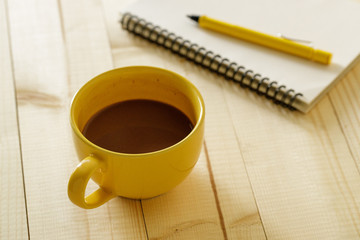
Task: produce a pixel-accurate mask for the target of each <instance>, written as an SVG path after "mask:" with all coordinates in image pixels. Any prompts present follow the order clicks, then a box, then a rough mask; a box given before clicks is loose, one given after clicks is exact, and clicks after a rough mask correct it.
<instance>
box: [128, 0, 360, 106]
mask: <svg viewBox="0 0 360 240" xmlns="http://www.w3.org/2000/svg"><path fill="white" fill-rule="evenodd" d="M123 11H124V10H123ZM359 12H360V2H359V1H355V0H330V1H325V2H324V1H322V0H304V1H297V0H272V1H265V0H252V1H250V0H247V1H245V0H239V1H230V0H223V1H221V2H219V1H205V0H199V1H190V0H182V1H168V0H138V1H136V2H135V3H133V4H132V5H130V6H128V7H127V8H126V9H125V12H124V14H123V15H122V19H121V25H122V28H123V29H125V30H128V31H129V32H131V33H133V34H136V35H138V36H140V37H142V38H144V39H147V40H148V41H151V42H153V43H154V44H157V45H160V46H162V47H164V48H167V49H169V50H170V51H172V52H173V53H175V54H178V55H179V56H182V57H184V58H186V59H188V60H190V61H192V62H194V63H196V64H198V65H200V66H202V67H204V68H207V69H209V70H211V71H213V72H216V73H218V74H219V75H222V76H223V77H224V78H225V79H227V80H231V81H234V82H235V83H238V84H239V85H240V86H242V87H246V88H248V89H250V90H253V91H254V92H256V93H258V94H260V95H265V96H266V97H267V98H269V99H272V100H273V101H274V102H275V103H277V104H280V105H282V106H284V107H288V108H291V109H297V110H300V111H302V112H304V113H306V112H308V111H309V110H310V109H311V108H312V107H313V106H314V105H315V104H316V103H317V102H318V101H319V100H320V99H321V97H322V96H323V95H324V94H325V93H326V92H327V91H328V90H329V89H330V88H331V87H332V86H333V85H334V84H335V83H336V82H337V81H338V80H339V79H341V78H342V77H343V76H344V75H345V74H346V72H348V71H349V70H350V69H351V68H352V67H353V66H354V65H355V64H356V62H358V61H359V60H360V44H359V43H360V32H359V31H358V29H359V23H360V14H359ZM189 14H195V15H207V16H210V17H213V18H216V19H219V20H222V21H225V22H228V23H232V24H236V25H239V26H243V27H247V28H249V29H253V30H256V31H259V32H263V33H267V34H270V35H277V34H279V33H280V34H282V35H285V36H287V37H290V38H296V39H303V40H307V41H311V42H312V44H313V45H314V46H315V47H316V48H320V49H324V50H327V51H329V52H331V53H332V54H333V59H332V62H331V64H330V65H322V64H319V63H315V62H311V61H309V60H306V59H302V58H299V57H296V56H292V55H289V54H286V53H282V52H279V51H276V50H272V49H268V48H265V47H262V46H258V45H255V44H252V43H248V42H245V41H241V40H239V39H234V38H232V37H227V36H224V35H222V34H219V33H215V32H212V31H208V30H205V29H202V28H200V27H198V26H197V25H196V24H194V22H193V21H191V20H190V19H188V18H187V17H186V16H187V15H189Z"/></svg>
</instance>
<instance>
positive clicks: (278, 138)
mask: <svg viewBox="0 0 360 240" xmlns="http://www.w3.org/2000/svg"><path fill="white" fill-rule="evenodd" d="M228 93H229V94H227V95H226V96H227V99H228V104H229V108H230V111H231V113H232V119H233V124H234V127H235V130H236V133H237V136H238V138H239V139H240V140H239V147H240V149H241V151H242V153H243V157H244V161H245V164H246V168H247V170H248V174H249V178H250V181H251V184H252V186H253V190H254V194H255V198H256V201H257V204H258V207H259V211H260V215H261V219H262V221H263V224H264V228H265V231H266V234H267V237H268V238H270V239H351V238H357V237H359V228H358V226H359V220H360V214H359V201H358V200H357V199H359V198H360V195H359V194H360V191H359V186H360V185H359V184H360V176H359V173H358V171H357V169H356V166H355V163H354V160H353V158H352V155H351V153H350V152H349V149H348V147H347V141H346V139H345V136H344V135H343V134H342V131H341V129H340V127H339V125H338V122H337V117H336V115H335V112H334V110H333V108H332V105H331V104H330V102H329V99H328V98H327V97H325V98H324V99H323V101H321V103H320V104H319V105H318V106H316V107H315V109H313V110H312V111H311V112H310V113H309V114H307V115H303V114H300V113H296V112H289V111H286V110H283V109H279V108H278V107H276V106H275V105H274V106H273V105H269V106H268V107H265V106H266V105H265V104H264V103H261V101H262V100H261V99H258V98H257V97H254V98H253V100H254V101H253V103H252V104H251V103H249V100H248V101H246V100H245V99H240V98H239V97H238V95H235V94H230V91H229V92H228ZM244 95H247V94H244ZM245 97H249V99H251V98H252V97H250V96H244V98H245ZM242 100H244V102H245V101H246V103H243V101H242ZM259 104H260V105H262V106H260V105H259ZM244 113H246V115H245V114H244ZM264 119H266V121H264ZM248 126H254V127H253V128H249V127H248ZM255 126H256V127H255Z"/></svg>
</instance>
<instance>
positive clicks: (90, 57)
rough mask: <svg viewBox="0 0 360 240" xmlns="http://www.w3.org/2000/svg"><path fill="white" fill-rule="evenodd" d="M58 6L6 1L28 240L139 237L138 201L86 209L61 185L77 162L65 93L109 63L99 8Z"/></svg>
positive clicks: (65, 182)
mask: <svg viewBox="0 0 360 240" xmlns="http://www.w3.org/2000/svg"><path fill="white" fill-rule="evenodd" d="M87 4H88V5H87ZM95 6H96V5H95ZM59 7H60V5H59V4H58V2H57V1H26V2H22V1H12V2H11V4H9V9H10V25H11V27H12V28H11V34H12V42H13V44H12V49H13V61H14V69H15V78H16V85H17V86H16V87H17V90H18V99H19V115H20V129H21V140H22V143H23V149H22V150H23V158H24V172H25V182H26V183H28V186H27V187H28V194H27V199H28V212H29V226H30V235H31V237H32V238H34V239H71V238H72V239H110V238H115V239H124V238H125V239H126V238H129V237H130V238H134V239H141V238H145V237H146V235H145V234H144V227H143V220H142V214H141V207H140V204H139V202H136V201H135V202H133V201H128V200H120V199H115V200H114V201H113V202H111V203H109V204H108V206H103V207H102V208H98V209H95V210H93V211H86V210H83V209H80V208H78V207H76V206H74V205H73V204H72V203H71V202H70V201H69V200H68V198H67V194H66V189H67V181H68V178H69V176H70V173H71V172H72V170H73V169H74V167H75V166H76V165H77V163H78V160H77V157H76V155H75V151H74V148H73V145H72V139H71V135H70V133H71V130H70V127H69V120H68V118H69V115H68V113H69V103H70V99H71V98H70V96H71V95H72V94H73V93H74V92H75V91H76V90H77V89H76V88H78V87H80V85H82V84H83V83H85V82H86V81H87V80H89V78H90V77H91V75H93V74H98V73H100V72H101V71H104V70H105V69H106V68H111V67H112V65H111V55H110V54H107V53H106V51H104V48H103V46H106V44H107V43H108V41H107V39H106V35H105V36H104V35H95V34H94V33H99V32H101V31H102V32H103V33H104V28H102V25H101V24H100V25H99V24H96V22H100V23H101V21H102V11H101V8H98V7H94V6H92V3H87V2H86V1H84V2H82V4H80V5H77V6H76V5H73V6H70V5H69V3H68V2H67V3H66V2H64V3H63V5H61V9H60V8H59ZM82 8H87V11H85V12H84V11H82ZM92 10H93V11H92ZM81 13H84V14H87V15H82V14H81ZM62 14H63V16H64V23H63V22H62V17H61V16H62ZM89 16H91V17H92V20H91V21H92V22H91V23H90V24H89V22H88V19H89ZM65 18H67V19H68V20H65ZM99 18H100V19H99ZM29 19H32V20H31V21H29ZM84 19H85V20H84ZM66 32H69V35H67V34H66ZM73 34H75V35H76V34H78V35H76V36H75V37H74V35H73ZM38 36H41V38H40V39H39V38H38ZM94 36H95V38H94ZM96 36H102V37H100V38H98V37H96ZM84 39H86V40H87V41H84ZM79 41H81V44H82V45H83V46H82V48H79V47H78V46H80V42H79ZM98 41H99V42H98ZM99 45H101V47H100V48H98V47H99ZM73 47H75V49H74V48H73ZM99 49H100V50H99ZM85 50H86V51H85ZM101 52H102V53H103V54H99V53H101ZM68 57H70V58H71V61H68ZM29 69H31V71H30V70H29ZM110 206H113V207H112V208H110ZM128 219H132V220H131V221H129V220H128Z"/></svg>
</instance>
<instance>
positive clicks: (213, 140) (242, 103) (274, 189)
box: [0, 0, 360, 239]
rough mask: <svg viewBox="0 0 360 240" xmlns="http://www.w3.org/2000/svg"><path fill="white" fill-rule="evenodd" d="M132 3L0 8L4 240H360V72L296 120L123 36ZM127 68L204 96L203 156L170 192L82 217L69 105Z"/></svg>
mask: <svg viewBox="0 0 360 240" xmlns="http://www.w3.org/2000/svg"><path fill="white" fill-rule="evenodd" d="M133 1H134V0H121V1H117V0H91V1H86V0H79V1H71V0H59V1H55V0H50V1H46V0H28V1H25V0H11V1H7V2H6V1H5V0H0V53H1V54H0V66H1V67H0V77H1V88H0V187H1V190H2V194H1V197H0V239H26V238H30V239H359V238H360V227H359V226H360V150H359V146H360V91H358V89H359V88H360V64H357V65H356V66H355V68H354V69H352V70H351V71H350V72H349V73H348V74H347V75H346V76H345V77H344V79H342V80H341V81H340V82H339V83H338V84H337V85H336V86H335V87H334V88H333V89H332V90H331V91H330V93H329V94H327V95H326V96H325V97H324V98H323V99H322V101H321V102H320V103H319V104H318V105H317V106H315V108H314V109H313V110H312V111H310V112H309V113H308V114H306V115H305V114H302V113H299V112H292V111H288V110H286V109H283V108H281V107H279V106H276V105H274V104H273V103H271V102H270V101H268V100H267V99H265V98H264V97H259V96H257V95H256V94H254V93H252V92H249V91H247V90H245V89H242V88H240V87H239V86H236V85H234V84H232V83H230V82H227V81H225V80H224V79H222V78H220V77H219V76H216V75H214V74H212V73H209V72H207V71H205V70H203V69H201V68H200V67H198V66H195V65H193V64H191V63H188V62H187V61H185V60H184V59H182V58H180V57H178V56H174V55H173V54H171V53H170V52H169V51H166V50H164V49H162V48H159V47H156V46H154V45H152V44H150V43H148V42H146V41H143V40H142V39H139V38H136V37H134V36H131V35H129V34H128V33H126V32H125V31H123V30H121V29H120V26H119V23H118V20H119V13H120V12H123V10H124V9H125V7H126V5H127V4H129V3H131V2H133ZM129 65H149V66H157V67H162V68H166V69H169V70H172V71H175V72H177V73H179V74H181V75H183V76H185V77H186V78H188V79H189V80H190V81H191V82H193V83H194V84H195V85H196V86H197V87H198V89H199V90H200V92H201V93H202V95H203V96H204V99H205V105H206V128H205V129H206V130H205V142H204V146H203V150H202V152H201V155H200V158H199V161H198V163H197V165H196V167H195V168H194V170H193V172H192V173H191V174H190V175H189V177H188V178H187V179H186V180H185V181H184V182H183V183H181V184H180V185H179V186H177V187H176V188H175V189H173V190H172V191H170V192H169V193H167V194H164V195H162V196H159V197H156V198H153V199H148V200H141V201H138V200H130V199H124V198H115V199H113V200H111V201H110V202H108V203H107V204H105V205H104V206H101V207H99V208H97V209H94V210H83V209H80V208H79V207H77V206H75V205H73V204H72V203H71V202H70V201H69V200H68V197H67V193H66V191H67V183H68V178H69V176H70V174H71V172H72V170H73V169H74V168H75V166H76V165H77V164H78V161H79V160H78V159H77V156H76V154H75V149H74V146H73V144H72V139H71V130H70V126H69V116H68V114H69V107H70V101H71V98H72V96H73V95H74V93H75V92H76V91H77V90H78V89H79V88H80V87H81V86H82V85H83V84H84V83H85V82H86V81H88V80H89V79H91V78H92V77H94V76H95V75H97V74H99V73H101V72H104V71H107V70H110V69H112V68H115V67H122V66H129ZM24 183H25V185H24ZM96 187H97V186H96V185H95V184H90V186H89V187H88V190H87V191H88V192H90V191H92V190H93V189H95V188H96ZM25 194H26V195H25Z"/></svg>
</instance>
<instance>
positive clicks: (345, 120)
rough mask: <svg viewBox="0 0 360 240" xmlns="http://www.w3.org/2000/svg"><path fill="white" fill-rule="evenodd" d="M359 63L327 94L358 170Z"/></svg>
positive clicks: (359, 140) (359, 163) (359, 132)
mask: <svg viewBox="0 0 360 240" xmlns="http://www.w3.org/2000/svg"><path fill="white" fill-rule="evenodd" d="M359 89H360V63H359V64H357V65H356V66H355V67H354V68H353V69H352V70H351V71H350V72H349V73H348V74H347V75H346V76H345V78H344V79H343V80H342V81H340V82H339V83H338V84H337V85H336V86H335V87H334V90H332V91H331V92H330V94H329V97H330V100H331V103H332V104H333V105H334V109H335V112H336V116H337V117H338V119H339V122H340V124H341V128H342V131H343V132H344V134H345V136H346V140H347V143H348V145H349V148H350V151H351V154H352V156H353V158H354V161H355V162H356V165H357V169H358V171H359V172H360V148H359V146H360V95H359Z"/></svg>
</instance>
